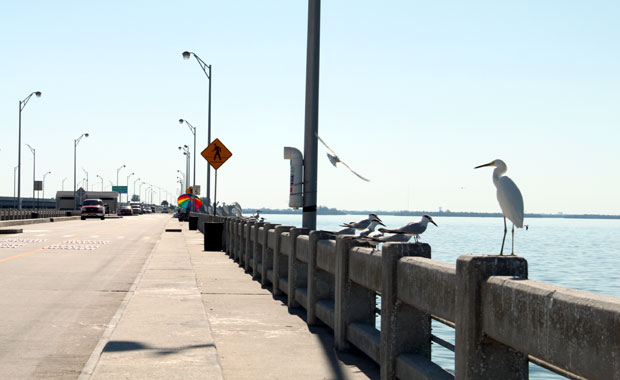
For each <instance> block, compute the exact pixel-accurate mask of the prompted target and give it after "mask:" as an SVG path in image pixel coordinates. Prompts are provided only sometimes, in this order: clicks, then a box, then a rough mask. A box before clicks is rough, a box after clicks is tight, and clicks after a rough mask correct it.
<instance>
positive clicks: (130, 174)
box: [127, 172, 136, 204]
mask: <svg viewBox="0 0 620 380" xmlns="http://www.w3.org/2000/svg"><path fill="white" fill-rule="evenodd" d="M134 174H136V173H133V172H132V173H131V174H130V175H128V176H127V203H128V204H129V177H131V176H132V175H134Z"/></svg>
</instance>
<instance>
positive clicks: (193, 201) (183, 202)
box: [177, 194, 202, 211]
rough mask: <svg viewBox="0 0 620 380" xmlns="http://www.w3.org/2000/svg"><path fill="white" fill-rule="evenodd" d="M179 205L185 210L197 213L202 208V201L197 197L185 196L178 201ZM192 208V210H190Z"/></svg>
mask: <svg viewBox="0 0 620 380" xmlns="http://www.w3.org/2000/svg"><path fill="white" fill-rule="evenodd" d="M177 204H178V205H179V207H181V208H182V209H184V210H190V211H197V210H199V209H200V207H202V201H201V200H200V198H198V197H197V196H195V195H192V194H183V195H181V196H180V197H179V198H178V199H177ZM190 208H191V209H190Z"/></svg>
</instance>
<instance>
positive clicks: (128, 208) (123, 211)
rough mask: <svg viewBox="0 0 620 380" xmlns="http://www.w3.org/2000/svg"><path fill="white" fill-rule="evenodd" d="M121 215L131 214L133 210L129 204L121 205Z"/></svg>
mask: <svg viewBox="0 0 620 380" xmlns="http://www.w3.org/2000/svg"><path fill="white" fill-rule="evenodd" d="M120 214H121V215H133V210H132V209H131V206H129V205H125V206H122V207H121V212H120Z"/></svg>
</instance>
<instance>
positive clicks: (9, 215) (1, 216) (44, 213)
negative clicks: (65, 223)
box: [0, 209, 79, 220]
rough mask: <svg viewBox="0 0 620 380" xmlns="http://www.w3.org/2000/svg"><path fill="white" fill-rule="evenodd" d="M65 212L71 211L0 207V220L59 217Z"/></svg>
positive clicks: (65, 213) (64, 214)
mask: <svg viewBox="0 0 620 380" xmlns="http://www.w3.org/2000/svg"><path fill="white" fill-rule="evenodd" d="M67 213H72V212H71V211H65V210H52V209H27V210H18V209H0V220H19V219H34V218H56V217H61V216H67ZM78 213H79V212H78ZM73 214H75V213H73Z"/></svg>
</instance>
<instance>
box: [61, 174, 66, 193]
mask: <svg viewBox="0 0 620 380" xmlns="http://www.w3.org/2000/svg"><path fill="white" fill-rule="evenodd" d="M66 180H67V177H65V178H63V179H62V185H61V186H60V189H61V190H62V191H65V181H66Z"/></svg>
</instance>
